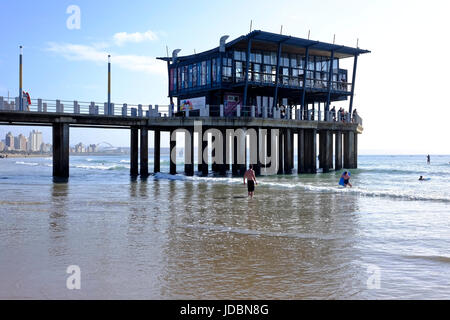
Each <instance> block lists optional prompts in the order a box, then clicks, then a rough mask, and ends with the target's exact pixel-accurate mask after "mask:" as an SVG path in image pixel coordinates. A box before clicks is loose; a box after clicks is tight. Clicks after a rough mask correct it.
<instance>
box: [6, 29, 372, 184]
mask: <svg viewBox="0 0 450 320" xmlns="http://www.w3.org/2000/svg"><path fill="white" fill-rule="evenodd" d="M226 39H227V37H226V36H225V37H222V38H221V39H220V41H219V46H218V47H217V48H215V49H212V50H209V51H205V52H202V53H198V54H195V55H190V56H184V57H181V56H180V57H179V56H178V53H179V51H180V50H179V49H178V50H175V51H174V52H173V54H172V57H164V58H159V59H161V60H163V61H166V63H167V67H168V75H169V99H170V103H169V104H168V105H165V106H161V105H128V104H114V103H112V102H111V101H110V100H109V97H110V95H109V92H108V102H105V103H96V102H79V101H62V100H43V99H36V100H32V101H31V104H29V102H28V101H26V99H24V98H23V97H21V96H19V97H17V98H14V99H7V98H5V97H0V125H38V126H51V127H52V128H53V177H54V179H55V181H67V180H68V178H69V134H70V128H71V127H83V128H115V129H124V130H130V174H131V175H132V176H138V175H140V176H141V177H143V178H145V177H147V176H148V175H149V174H150V173H151V172H154V173H157V172H160V167H161V166H160V156H161V151H160V148H161V133H162V132H169V133H170V137H171V139H170V153H171V157H170V174H176V173H177V170H176V169H177V168H176V157H175V156H173V155H176V147H177V146H176V139H175V137H176V133H177V132H183V133H184V136H185V150H184V151H185V152H184V157H185V161H184V163H185V166H184V173H185V174H186V175H194V174H195V168H194V162H195V161H194V160H195V155H194V144H195V143H194V137H195V136H197V139H198V141H197V145H198V155H197V162H198V167H197V170H198V172H199V173H200V174H203V175H207V174H208V173H209V164H208V162H207V161H208V157H207V156H205V155H207V154H208V149H210V150H211V154H212V163H211V168H212V171H213V172H215V173H217V174H222V175H225V174H227V173H228V172H229V171H231V173H232V174H243V172H244V170H245V169H246V168H247V167H248V164H249V163H251V164H253V165H254V168H255V171H256V173H257V174H258V175H259V174H291V173H292V172H293V171H294V169H296V171H297V173H298V174H304V173H316V172H317V171H318V168H321V169H322V170H323V172H329V171H330V170H340V169H342V168H346V169H353V168H356V167H357V150H358V135H359V134H361V133H362V132H363V126H362V119H361V117H360V116H359V115H358V114H357V113H355V112H353V111H354V110H353V95H354V90H355V79H356V66H357V59H358V56H359V55H360V54H363V53H368V52H369V51H367V50H362V49H359V48H351V47H346V46H339V45H335V44H328V43H323V42H319V41H312V40H307V39H301V38H295V37H290V36H284V35H279V34H272V33H268V32H263V31H253V32H251V33H249V34H247V35H245V36H241V37H239V38H237V39H235V40H233V41H231V42H229V43H226ZM345 58H353V71H352V82H348V80H347V79H348V71H347V70H345V69H341V68H340V67H339V61H340V60H341V59H345ZM347 100H349V103H348V109H346V110H344V109H342V111H338V110H335V109H333V108H332V104H333V103H334V102H342V101H347ZM151 131H153V132H154V135H153V136H154V166H153V168H149V165H148V162H149V161H148V159H149V155H148V145H149V141H148V139H149V132H151ZM194 133H196V135H194ZM208 135H210V136H211V137H212V141H211V143H209V142H208ZM294 136H296V137H297V147H296V148H294V141H295V139H294ZM247 150H248V152H247ZM295 150H297V159H298V161H297V168H294V158H295V154H294V152H295ZM317 158H319V164H317Z"/></svg>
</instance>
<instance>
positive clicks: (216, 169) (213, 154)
mask: <svg viewBox="0 0 450 320" xmlns="http://www.w3.org/2000/svg"><path fill="white" fill-rule="evenodd" d="M217 143H218V141H216V138H215V136H214V135H211V161H212V164H211V169H212V171H213V172H219V165H218V164H217V160H216V144H217Z"/></svg>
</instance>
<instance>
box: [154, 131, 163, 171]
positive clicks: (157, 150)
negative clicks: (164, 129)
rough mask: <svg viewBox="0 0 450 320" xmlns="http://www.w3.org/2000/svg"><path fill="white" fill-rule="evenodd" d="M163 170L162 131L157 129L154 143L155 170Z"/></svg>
mask: <svg viewBox="0 0 450 320" xmlns="http://www.w3.org/2000/svg"><path fill="white" fill-rule="evenodd" d="M160 171H161V131H160V130H158V129H155V131H154V143H153V172H154V173H158V172H160Z"/></svg>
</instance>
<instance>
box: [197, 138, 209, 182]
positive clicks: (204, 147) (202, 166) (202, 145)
mask: <svg viewBox="0 0 450 320" xmlns="http://www.w3.org/2000/svg"><path fill="white" fill-rule="evenodd" d="M198 150H199V152H198V171H199V172H201V173H202V175H204V176H207V175H208V140H206V141H204V140H203V132H202V134H200V133H199V135H198ZM204 154H206V157H204ZM200 159H201V161H200Z"/></svg>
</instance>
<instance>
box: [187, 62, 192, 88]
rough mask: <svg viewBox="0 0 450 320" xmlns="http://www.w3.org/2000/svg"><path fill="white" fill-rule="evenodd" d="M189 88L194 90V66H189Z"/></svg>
mask: <svg viewBox="0 0 450 320" xmlns="http://www.w3.org/2000/svg"><path fill="white" fill-rule="evenodd" d="M188 82H189V88H192V65H189V79H188Z"/></svg>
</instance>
